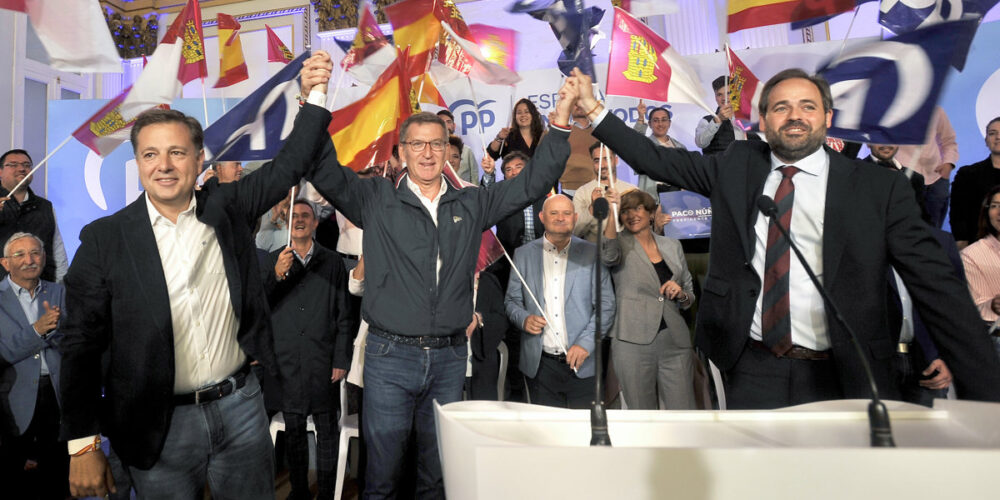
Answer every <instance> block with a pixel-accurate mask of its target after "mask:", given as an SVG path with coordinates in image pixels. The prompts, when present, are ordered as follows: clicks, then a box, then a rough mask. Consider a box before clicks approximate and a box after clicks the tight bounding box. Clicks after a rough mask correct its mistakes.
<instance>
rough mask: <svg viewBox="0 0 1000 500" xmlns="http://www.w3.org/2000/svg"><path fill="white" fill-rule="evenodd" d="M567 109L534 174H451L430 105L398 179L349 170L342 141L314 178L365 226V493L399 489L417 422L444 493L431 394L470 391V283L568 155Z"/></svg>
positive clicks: (421, 450) (438, 489) (407, 130)
mask: <svg viewBox="0 0 1000 500" xmlns="http://www.w3.org/2000/svg"><path fill="white" fill-rule="evenodd" d="M305 91H306V89H303V92H305ZM560 92H563V91H562V90H561V91H560ZM557 115H558V116H557V118H556V121H555V122H554V123H553V126H552V128H551V129H550V130H549V133H548V135H547V136H546V138H545V139H544V140H543V141H541V142H540V143H539V146H538V149H537V151H536V152H535V156H534V158H533V159H532V161H531V163H530V164H529V165H528V166H527V167H525V170H524V172H523V173H521V175H519V176H517V177H516V178H514V179H511V180H506V181H503V182H498V183H496V184H494V185H491V186H489V187H486V188H477V187H466V188H463V187H461V186H459V185H456V184H453V183H451V182H449V181H448V180H447V179H446V178H445V177H444V176H442V174H441V172H442V167H443V166H444V162H445V151H446V150H447V147H448V129H447V128H446V126H445V123H444V122H443V121H442V120H441V119H440V118H439V117H438V116H436V115H434V114H432V113H417V114H415V115H413V116H411V117H409V118H408V119H407V120H406V121H404V122H403V124H402V126H401V127H400V130H399V135H400V146H399V152H400V155H401V157H402V159H403V160H404V162H405V163H406V166H407V171H406V172H405V173H404V174H403V175H402V176H400V178H399V179H397V180H396V182H395V183H393V182H391V181H390V180H389V179H383V178H369V179H359V178H358V176H357V175H356V174H355V173H354V172H352V171H351V170H350V169H347V168H344V167H341V166H340V164H339V163H338V162H337V156H336V152H335V151H334V150H333V148H332V145H330V146H331V147H328V149H327V151H325V152H324V155H323V157H322V158H321V160H320V167H318V168H317V170H316V171H315V173H314V174H313V176H312V179H311V181H312V183H313V185H314V186H315V187H316V189H317V190H318V191H319V192H320V193H321V194H322V195H323V196H324V197H326V198H327V199H328V200H330V201H332V202H333V204H334V206H336V207H337V209H338V210H340V212H341V213H343V214H344V216H345V217H347V218H348V219H349V220H350V221H351V222H352V223H354V224H355V225H356V226H358V227H360V228H362V229H364V231H365V238H364V256H365V265H366V266H367V268H368V269H367V271H366V282H367V284H366V288H365V296H364V299H363V302H362V306H361V309H362V317H363V318H364V319H365V320H366V321H367V322H368V323H369V325H370V330H369V336H368V340H367V346H366V349H365V362H364V363H365V364H364V366H365V370H364V384H365V402H364V405H365V408H364V423H363V426H362V427H363V428H364V429H365V439H366V441H367V443H368V470H367V474H366V477H365V494H366V498H385V497H394V496H395V495H397V494H398V491H397V488H398V482H399V477H400V472H401V470H400V469H401V466H402V463H403V457H404V454H405V452H406V449H405V447H406V442H407V438H408V436H409V435H410V432H411V430H413V431H414V432H415V435H416V445H417V487H416V488H417V491H416V496H417V498H442V497H443V496H444V485H443V481H442V473H441V463H440V459H439V456H438V447H437V435H436V432H435V427H434V407H433V401H434V400H437V402H438V403H440V404H447V403H450V402H453V401H457V400H459V399H461V396H462V384H463V382H464V380H465V363H466V353H467V345H466V336H467V334H469V333H471V331H472V330H473V329H474V328H475V326H476V319H475V317H474V314H473V301H472V291H473V276H474V272H475V268H476V260H477V256H478V254H479V244H480V241H481V238H482V233H483V231H485V230H488V229H489V228H490V227H492V226H493V225H495V224H496V223H497V222H500V221H501V220H503V219H504V218H506V217H508V216H509V215H511V214H513V213H515V212H518V211H520V210H522V209H523V208H524V207H526V206H528V205H529V204H530V203H532V202H533V201H534V200H536V199H538V198H539V197H541V196H542V195H544V194H545V193H546V192H547V191H548V190H549V189H550V188H551V187H552V185H553V184H555V182H556V181H557V180H558V179H559V176H560V175H561V174H562V171H563V167H564V166H565V164H566V159H567V158H568V157H569V144H568V142H567V137H568V136H569V128H568V127H567V123H568V121H569V116H570V106H569V103H560V104H559V106H558V107H557Z"/></svg>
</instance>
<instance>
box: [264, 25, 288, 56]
mask: <svg viewBox="0 0 1000 500" xmlns="http://www.w3.org/2000/svg"><path fill="white" fill-rule="evenodd" d="M264 28H266V29H267V62H280V63H284V64H288V63H290V62H292V59H295V56H294V55H292V51H290V50H288V47H287V46H286V45H285V42H282V41H281V39H280V38H278V34H277V33H275V32H274V30H272V29H271V27H270V26H268V25H266V24H265V25H264Z"/></svg>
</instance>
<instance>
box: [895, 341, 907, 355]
mask: <svg viewBox="0 0 1000 500" xmlns="http://www.w3.org/2000/svg"><path fill="white" fill-rule="evenodd" d="M896 352H898V353H899V354H909V353H910V343H909V342H900V343H898V344H896Z"/></svg>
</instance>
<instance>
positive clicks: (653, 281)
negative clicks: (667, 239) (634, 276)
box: [618, 230, 673, 289]
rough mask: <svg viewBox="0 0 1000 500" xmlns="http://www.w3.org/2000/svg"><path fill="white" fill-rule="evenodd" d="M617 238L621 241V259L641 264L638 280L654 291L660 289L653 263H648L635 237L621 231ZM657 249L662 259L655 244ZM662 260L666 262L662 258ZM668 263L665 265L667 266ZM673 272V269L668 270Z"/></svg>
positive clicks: (661, 253)
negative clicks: (644, 282) (632, 260)
mask: <svg viewBox="0 0 1000 500" xmlns="http://www.w3.org/2000/svg"><path fill="white" fill-rule="evenodd" d="M618 238H619V239H620V240H621V242H620V243H619V244H620V245H621V250H622V257H623V258H624V259H638V260H639V261H640V262H642V264H641V265H642V266H643V272H641V273H639V274H640V275H641V277H639V278H638V279H640V280H643V281H646V282H647V285H650V286H652V287H653V288H654V289H659V288H660V283H659V281H660V280H659V278H658V276H657V274H656V268H655V267H653V263H652V262H650V261H649V256H648V255H646V249H644V248H642V244H641V243H639V240H638V239H636V237H635V235H633V234H632V233H629V232H628V230H625V231H622V232H621V233H619V234H618ZM653 239H654V241H656V236H655V235H654V236H653ZM656 246H657V249H658V250H659V252H660V257H663V249H662V248H660V243H659V242H658V241H657V242H656ZM663 260H666V258H665V257H664V259H663ZM669 264H670V263H669V262H668V263H667V265H668V266H669ZM670 270H671V271H673V268H671V269H670Z"/></svg>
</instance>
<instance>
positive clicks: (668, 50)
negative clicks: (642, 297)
mask: <svg viewBox="0 0 1000 500" xmlns="http://www.w3.org/2000/svg"><path fill="white" fill-rule="evenodd" d="M612 26H613V27H612V31H611V57H610V59H609V61H608V90H607V93H608V95H621V96H629V97H638V98H640V99H650V100H653V101H660V102H673V103H677V102H686V103H691V104H696V105H699V106H704V104H703V102H704V101H703V96H704V89H702V86H701V84H700V83H699V82H698V78H697V76H696V74H695V72H694V70H692V69H691V68H690V67H689V66H688V64H687V62H686V61H685V60H684V58H683V57H682V56H681V55H680V54H679V53H678V52H677V51H676V50H674V49H673V47H671V46H670V44H669V43H667V41H666V40H664V39H662V38H660V36H659V35H657V34H656V33H654V32H653V30H651V29H649V27H648V26H646V25H645V24H644V23H643V22H641V21H639V20H638V19H636V18H634V17H632V16H630V15H629V14H628V13H627V12H625V11H624V10H622V9H620V8H618V7H615V19H614V22H613V25H612Z"/></svg>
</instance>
